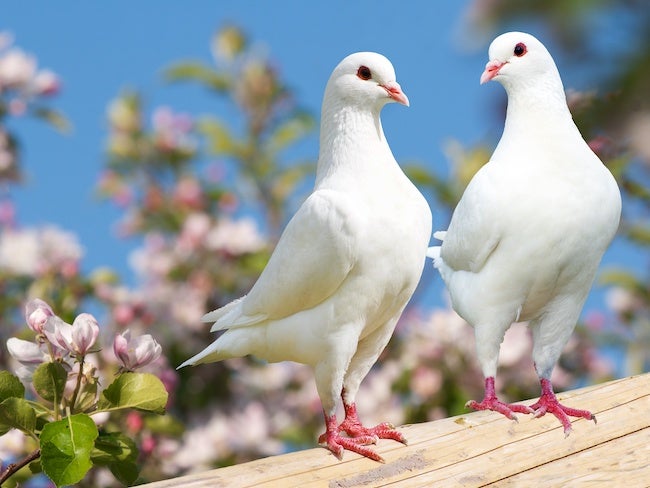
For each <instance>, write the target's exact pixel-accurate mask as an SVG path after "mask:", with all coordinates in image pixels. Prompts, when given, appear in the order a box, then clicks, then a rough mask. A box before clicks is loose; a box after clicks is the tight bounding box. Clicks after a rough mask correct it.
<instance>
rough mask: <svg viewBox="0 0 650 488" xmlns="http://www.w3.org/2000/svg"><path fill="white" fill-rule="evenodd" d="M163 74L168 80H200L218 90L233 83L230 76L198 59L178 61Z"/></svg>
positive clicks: (226, 87)
mask: <svg viewBox="0 0 650 488" xmlns="http://www.w3.org/2000/svg"><path fill="white" fill-rule="evenodd" d="M163 74H164V76H165V78H166V79H167V80H168V81H198V82H199V83H202V84H204V85H206V86H207V87H208V88H211V89H213V90H216V91H218V92H224V91H226V90H228V89H229V88H230V86H231V85H232V81H231V79H230V77H229V76H227V75H225V74H222V73H219V72H217V71H215V70H214V69H212V68H210V67H208V66H206V65H205V64H203V63H201V62H198V61H190V62H185V63H177V64H175V65H173V66H170V67H169V68H167V69H166V70H165V71H164V73H163Z"/></svg>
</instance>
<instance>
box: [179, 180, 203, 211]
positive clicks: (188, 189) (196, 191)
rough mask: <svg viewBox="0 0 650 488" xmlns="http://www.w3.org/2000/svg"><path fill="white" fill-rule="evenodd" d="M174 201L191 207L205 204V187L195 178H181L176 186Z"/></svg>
mask: <svg viewBox="0 0 650 488" xmlns="http://www.w3.org/2000/svg"><path fill="white" fill-rule="evenodd" d="M174 201H176V202H178V203H180V204H183V205H186V206H188V207H191V208H201V206H202V205H203V189H202V188H201V185H200V184H199V182H198V181H197V180H196V179H194V178H189V177H185V178H181V179H180V180H179V182H178V184H177V185H176V188H174Z"/></svg>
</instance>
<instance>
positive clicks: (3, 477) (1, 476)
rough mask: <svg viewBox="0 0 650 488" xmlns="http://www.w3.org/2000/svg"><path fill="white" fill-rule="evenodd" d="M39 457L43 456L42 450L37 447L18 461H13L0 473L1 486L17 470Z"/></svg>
mask: <svg viewBox="0 0 650 488" xmlns="http://www.w3.org/2000/svg"><path fill="white" fill-rule="evenodd" d="M39 457H41V450H40V449H36V450H35V451H34V452H32V453H31V454H28V455H27V456H26V457H25V458H23V459H21V460H20V461H18V462H17V463H11V464H10V465H9V466H7V468H6V469H5V470H4V471H3V472H2V473H0V486H2V483H4V482H5V481H7V480H8V479H9V478H10V477H11V476H13V475H14V474H15V473H16V472H17V471H19V470H20V469H22V468H23V467H25V466H27V465H28V464H29V463H31V462H32V461H35V460H36V459H38V458H39Z"/></svg>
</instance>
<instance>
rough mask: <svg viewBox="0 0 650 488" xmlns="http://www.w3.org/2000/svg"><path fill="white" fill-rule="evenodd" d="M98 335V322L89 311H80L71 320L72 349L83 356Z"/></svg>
mask: <svg viewBox="0 0 650 488" xmlns="http://www.w3.org/2000/svg"><path fill="white" fill-rule="evenodd" d="M98 335H99V324H98V323H97V320H96V319H95V317H93V316H92V315H90V314H89V313H82V314H80V315H78V316H77V318H76V319H74V322H72V349H73V351H74V352H75V353H76V354H79V355H81V356H83V355H84V354H86V353H87V352H88V350H89V349H90V348H91V347H93V345H94V344H95V341H96V340H97V336H98Z"/></svg>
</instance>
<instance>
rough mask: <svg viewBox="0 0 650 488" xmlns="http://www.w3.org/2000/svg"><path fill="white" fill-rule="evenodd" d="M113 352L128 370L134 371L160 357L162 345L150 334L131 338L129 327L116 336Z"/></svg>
mask: <svg viewBox="0 0 650 488" xmlns="http://www.w3.org/2000/svg"><path fill="white" fill-rule="evenodd" d="M113 352H114V353H115V356H116V357H117V358H118V359H119V360H120V362H121V363H122V364H123V365H124V368H125V369H126V370H128V371H133V370H135V369H137V368H141V367H143V366H146V365H147V364H149V363H151V362H152V361H155V360H156V359H158V357H159V356H160V353H161V352H162V347H161V346H160V344H158V342H156V340H155V339H154V338H153V337H152V336H151V335H149V334H145V335H142V336H139V337H134V338H131V331H129V330H128V329H127V330H125V331H124V332H122V333H121V334H119V335H117V336H115V340H114V342H113Z"/></svg>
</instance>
